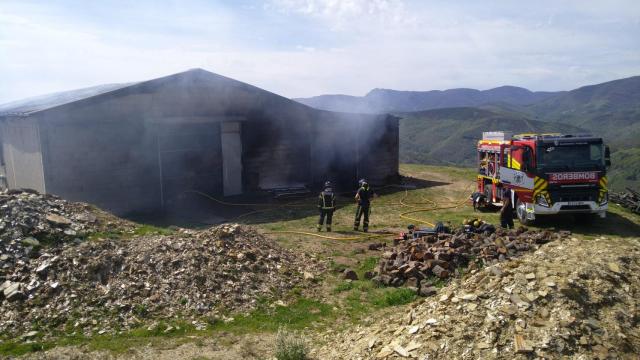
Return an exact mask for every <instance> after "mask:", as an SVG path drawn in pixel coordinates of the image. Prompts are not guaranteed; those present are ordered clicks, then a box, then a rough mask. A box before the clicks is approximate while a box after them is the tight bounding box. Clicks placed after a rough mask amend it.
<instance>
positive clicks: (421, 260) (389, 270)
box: [374, 228, 569, 296]
mask: <svg viewBox="0 0 640 360" xmlns="http://www.w3.org/2000/svg"><path fill="white" fill-rule="evenodd" d="M568 235H569V233H568V232H561V233H552V232H550V231H529V230H527V229H525V228H520V229H518V230H511V231H505V230H502V229H500V230H498V232H496V233H494V234H491V235H485V234H474V233H465V232H463V231H459V232H457V233H455V234H438V235H429V236H425V237H421V238H417V239H408V240H396V246H395V247H394V248H392V249H390V250H387V251H386V252H385V253H384V254H383V256H382V259H381V260H380V263H379V266H378V274H379V275H378V276H377V277H375V278H374V279H375V280H376V281H377V282H378V283H381V284H383V285H391V286H400V285H403V284H404V285H405V286H410V287H415V284H416V282H422V281H423V280H425V279H431V278H439V279H447V278H449V277H450V276H451V275H452V274H453V273H454V272H455V271H456V269H458V268H464V267H467V266H469V265H471V266H472V267H473V266H476V265H490V264H492V263H495V262H497V261H503V260H506V259H509V258H512V257H514V256H517V255H518V254H519V253H521V252H524V251H528V250H531V249H535V248H536V247H537V245H538V244H543V243H546V242H549V241H551V240H554V239H560V238H563V237H566V236H568ZM474 262H476V263H474ZM525 278H526V279H530V280H533V279H535V274H527V275H526V276H525ZM426 287H427V290H425V291H419V293H420V294H421V295H423V296H428V295H429V294H432V289H431V287H432V285H431V284H427V285H426Z"/></svg>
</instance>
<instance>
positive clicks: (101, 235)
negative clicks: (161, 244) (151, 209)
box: [86, 224, 175, 241]
mask: <svg viewBox="0 0 640 360" xmlns="http://www.w3.org/2000/svg"><path fill="white" fill-rule="evenodd" d="M174 233H175V232H174V231H173V230H171V229H169V228H161V227H158V226H153V225H148V224H140V225H138V226H137V227H136V228H135V229H134V230H133V231H131V232H123V231H98V232H94V233H91V234H89V235H88V236H87V237H86V240H89V241H95V240H99V239H131V238H134V237H141V236H148V235H172V234H174Z"/></svg>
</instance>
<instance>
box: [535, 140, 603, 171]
mask: <svg viewBox="0 0 640 360" xmlns="http://www.w3.org/2000/svg"><path fill="white" fill-rule="evenodd" d="M602 166H604V150H603V146H602V144H572V145H562V144H560V145H558V146H556V145H554V144H544V145H540V147H539V151H538V168H539V169H548V168H562V169H586V168H599V167H602Z"/></svg>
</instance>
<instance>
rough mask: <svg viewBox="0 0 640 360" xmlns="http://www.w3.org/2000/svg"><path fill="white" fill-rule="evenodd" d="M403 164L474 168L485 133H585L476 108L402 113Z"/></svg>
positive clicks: (401, 145)
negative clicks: (479, 142)
mask: <svg viewBox="0 0 640 360" xmlns="http://www.w3.org/2000/svg"><path fill="white" fill-rule="evenodd" d="M396 115H397V116H400V117H402V121H401V122H400V139H401V140H400V160H401V161H402V162H407V163H426V164H450V165H451V164H453V165H464V166H472V165H473V164H475V161H476V158H475V157H476V153H475V144H476V141H477V140H478V139H480V138H481V137H482V132H483V131H488V130H498V129H499V130H505V131H512V132H514V133H522V132H565V133H576V132H585V130H583V129H580V128H577V127H575V126H572V125H566V124H561V123H549V122H543V121H537V120H531V119H529V118H527V117H526V116H523V115H522V114H516V113H508V112H498V111H497V110H495V111H492V110H487V109H480V108H472V107H461V108H448V109H436V110H428V111H421V112H413V113H398V114H396Z"/></svg>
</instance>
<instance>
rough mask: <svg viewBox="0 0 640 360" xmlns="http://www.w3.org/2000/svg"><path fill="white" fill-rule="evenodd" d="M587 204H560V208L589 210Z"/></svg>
mask: <svg viewBox="0 0 640 360" xmlns="http://www.w3.org/2000/svg"><path fill="white" fill-rule="evenodd" d="M589 209H590V207H589V205H562V206H560V210H589Z"/></svg>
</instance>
